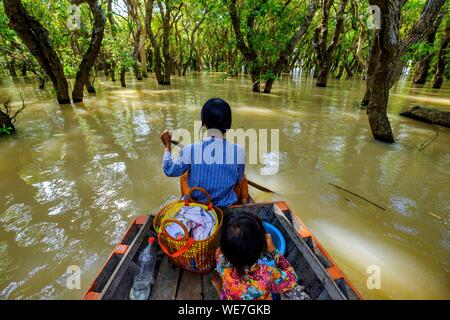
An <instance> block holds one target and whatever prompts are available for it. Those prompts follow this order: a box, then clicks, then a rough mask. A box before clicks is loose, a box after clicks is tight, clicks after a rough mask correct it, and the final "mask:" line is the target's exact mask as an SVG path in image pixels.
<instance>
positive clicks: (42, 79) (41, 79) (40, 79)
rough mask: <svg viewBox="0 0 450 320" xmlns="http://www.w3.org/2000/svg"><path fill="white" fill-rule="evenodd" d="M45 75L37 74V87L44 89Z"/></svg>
mask: <svg viewBox="0 0 450 320" xmlns="http://www.w3.org/2000/svg"><path fill="white" fill-rule="evenodd" d="M45 80H46V79H45V76H38V87H39V89H41V90H42V89H44V88H45Z"/></svg>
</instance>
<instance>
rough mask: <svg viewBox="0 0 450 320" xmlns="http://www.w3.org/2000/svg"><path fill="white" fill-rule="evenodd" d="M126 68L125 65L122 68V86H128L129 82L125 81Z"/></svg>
mask: <svg viewBox="0 0 450 320" xmlns="http://www.w3.org/2000/svg"><path fill="white" fill-rule="evenodd" d="M126 71H127V70H126V69H125V67H122V68H121V69H120V85H121V86H122V87H126V86H127V83H126V81H125V74H126Z"/></svg>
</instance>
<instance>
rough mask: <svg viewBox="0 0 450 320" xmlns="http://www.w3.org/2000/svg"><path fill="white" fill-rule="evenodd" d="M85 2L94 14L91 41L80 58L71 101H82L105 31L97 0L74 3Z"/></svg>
mask: <svg viewBox="0 0 450 320" xmlns="http://www.w3.org/2000/svg"><path fill="white" fill-rule="evenodd" d="M83 2H87V3H88V5H89V8H90V9H91V12H92V15H93V16H94V26H93V28H92V35H91V42H90V44H89V48H88V50H87V51H86V53H85V55H84V57H83V59H82V60H81V63H80V66H79V67H78V72H77V75H76V78H75V85H74V87H73V91H72V100H73V102H81V101H83V88H84V86H85V85H86V83H87V82H88V81H89V73H90V71H91V68H92V66H93V65H94V63H95V60H96V59H97V56H98V53H99V51H100V47H101V45H102V40H103V35H104V31H105V23H106V18H105V14H104V12H103V9H102V8H101V6H100V5H99V4H98V3H97V0H77V1H74V3H76V4H81V3H83Z"/></svg>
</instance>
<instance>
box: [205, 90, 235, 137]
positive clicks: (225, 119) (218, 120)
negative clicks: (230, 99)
mask: <svg viewBox="0 0 450 320" xmlns="http://www.w3.org/2000/svg"><path fill="white" fill-rule="evenodd" d="M202 123H203V125H205V126H206V127H207V128H208V129H218V130H220V131H221V132H222V133H225V132H226V131H227V130H228V129H230V128H231V108H230V105H229V104H228V103H227V102H226V101H225V100H222V99H220V98H212V99H209V100H208V101H206V103H205V104H204V105H203V108H202Z"/></svg>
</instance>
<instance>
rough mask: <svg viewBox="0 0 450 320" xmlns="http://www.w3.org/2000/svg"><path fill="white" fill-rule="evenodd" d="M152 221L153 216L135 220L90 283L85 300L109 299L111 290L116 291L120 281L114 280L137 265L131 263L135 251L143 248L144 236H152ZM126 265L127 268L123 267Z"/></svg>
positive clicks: (140, 217)
mask: <svg viewBox="0 0 450 320" xmlns="http://www.w3.org/2000/svg"><path fill="white" fill-rule="evenodd" d="M152 222H153V216H139V217H137V218H136V219H135V220H134V221H133V224H132V225H131V226H130V227H129V228H128V230H127V231H126V233H125V235H124V236H123V238H122V240H121V241H120V242H119V244H118V245H117V246H116V247H115V248H114V250H113V252H112V253H111V255H110V256H109V258H108V259H107V260H106V263H105V265H104V266H103V268H102V269H101V270H100V272H99V273H98V275H97V277H96V278H95V280H94V282H93V283H92V284H91V285H90V287H89V289H88V291H87V293H86V295H85V296H84V299H85V300H101V299H108V297H109V296H110V295H111V292H114V291H115V290H116V289H117V288H118V286H119V283H117V281H114V280H117V279H118V278H119V277H120V278H121V279H122V278H123V274H122V273H123V272H125V271H126V270H127V269H129V265H130V267H131V268H133V266H134V267H137V265H136V264H135V263H131V262H132V261H131V260H132V259H133V256H134V255H135V253H136V252H137V251H138V250H139V249H141V247H142V244H143V243H144V244H145V243H146V242H145V241H143V240H144V238H145V237H148V236H150V230H151V225H152ZM125 265H126V266H127V268H121V266H125ZM129 276H130V275H129Z"/></svg>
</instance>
